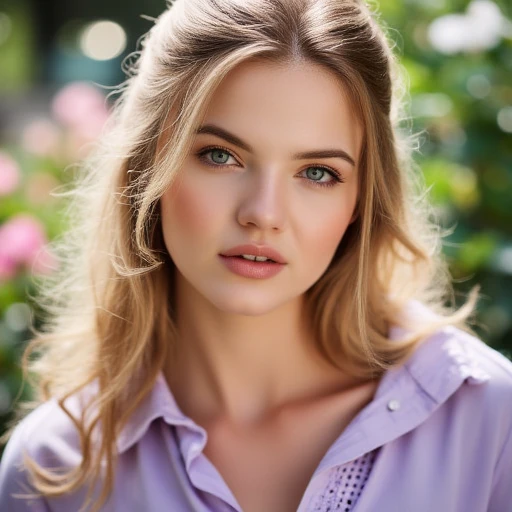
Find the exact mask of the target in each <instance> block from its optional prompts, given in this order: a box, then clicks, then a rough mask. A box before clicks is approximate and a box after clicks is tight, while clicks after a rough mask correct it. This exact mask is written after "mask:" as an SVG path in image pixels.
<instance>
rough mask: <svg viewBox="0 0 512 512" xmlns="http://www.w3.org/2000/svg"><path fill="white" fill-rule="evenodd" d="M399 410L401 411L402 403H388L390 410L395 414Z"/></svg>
mask: <svg viewBox="0 0 512 512" xmlns="http://www.w3.org/2000/svg"><path fill="white" fill-rule="evenodd" d="M398 409H400V402H399V401H398V400H390V401H389V402H388V410H390V411H391V412H393V411H397V410H398Z"/></svg>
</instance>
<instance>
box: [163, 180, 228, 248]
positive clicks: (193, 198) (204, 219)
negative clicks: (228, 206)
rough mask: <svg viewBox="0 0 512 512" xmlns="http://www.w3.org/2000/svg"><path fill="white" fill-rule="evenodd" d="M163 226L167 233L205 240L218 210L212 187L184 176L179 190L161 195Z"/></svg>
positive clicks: (182, 237) (185, 238) (184, 238)
mask: <svg viewBox="0 0 512 512" xmlns="http://www.w3.org/2000/svg"><path fill="white" fill-rule="evenodd" d="M162 202H163V204H162V213H163V219H162V226H163V230H164V234H166V235H167V236H172V237H173V239H175V238H174V237H175V236H177V237H178V239H179V240H182V241H185V240H187V239H188V240H201V239H203V240H204V237H205V236H207V235H208V233H209V232H211V231H213V230H214V229H213V222H214V219H215V215H216V212H217V215H218V212H219V206H220V205H217V204H216V202H215V200H214V196H212V193H211V190H210V191H208V190H206V189H205V187H204V185H203V186H201V185H199V186H198V184H194V183H193V182H190V183H187V180H186V179H184V180H182V182H181V183H180V185H179V187H177V190H176V191H172V190H169V191H167V192H166V193H165V194H164V197H163V198H162Z"/></svg>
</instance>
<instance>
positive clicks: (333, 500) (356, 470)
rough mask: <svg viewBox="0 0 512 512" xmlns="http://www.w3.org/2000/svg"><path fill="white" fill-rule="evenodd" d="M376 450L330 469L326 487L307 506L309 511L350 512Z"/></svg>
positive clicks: (364, 481)
mask: <svg viewBox="0 0 512 512" xmlns="http://www.w3.org/2000/svg"><path fill="white" fill-rule="evenodd" d="M377 451H378V450H374V451H372V452H369V453H366V454H364V455H363V456H361V457H359V458H358V459H355V460H353V461H351V462H347V464H344V465H343V466H338V467H337V468H334V469H333V470H332V471H331V475H330V478H329V482H328V484H327V486H326V488H325V489H324V490H323V491H322V492H320V493H319V494H318V495H317V496H315V498H314V499H313V500H312V501H313V506H312V507H310V508H309V510H310V511H311V512H350V511H351V510H352V509H353V507H354V505H355V504H356V502H357V500H358V498H359V496H361V493H362V492H363V490H364V486H365V484H366V481H367V480H368V477H369V476H370V472H371V469H372V467H373V463H374V461H375V457H376V455H377Z"/></svg>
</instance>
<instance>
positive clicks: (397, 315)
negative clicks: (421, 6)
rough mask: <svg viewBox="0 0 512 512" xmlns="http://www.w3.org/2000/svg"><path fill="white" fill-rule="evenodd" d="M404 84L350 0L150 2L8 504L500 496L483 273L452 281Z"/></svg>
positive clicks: (407, 505) (67, 264)
mask: <svg viewBox="0 0 512 512" xmlns="http://www.w3.org/2000/svg"><path fill="white" fill-rule="evenodd" d="M400 84H401V82H400V81H399V75H398V73H397V66H396V63H395V61H394V57H393V56H392V54H391V52H390V49H389V45H388V43H387V41H386V38H385V36H384V34H383V32H382V31H381V29H380V28H379V27H378V25H377V23H376V21H375V20H374V18H373V15H372V14H371V13H370V12H369V11H368V9H367V7H366V6H365V5H364V4H362V3H361V2H359V1H355V0H294V1H292V0H254V1H251V2H243V1H236V0H186V1H185V0H178V1H177V2H175V3H174V5H173V6H172V8H170V9H169V10H167V11H166V12H165V13H164V14H163V15H162V16H161V17H160V18H159V19H158V20H157V22H156V24H155V26H154V27H153V29H152V30H151V31H150V33H149V35H148V37H147V39H146V40H145V42H144V47H143V51H142V53H141V57H140V60H139V61H138V63H137V65H136V66H134V68H133V73H132V75H131V77H130V78H129V79H128V81H127V82H126V84H125V87H124V88H123V89H124V90H123V93H122V95H121V98H120V100H119V101H118V102H117V104H116V106H115V110H114V114H113V116H112V121H111V125H110V126H109V129H108V130H107V134H106V137H105V139H104V140H103V142H102V150H101V151H99V152H98V153H97V155H96V157H95V158H94V159H92V160H91V161H90V162H89V163H88V164H89V165H88V166H87V169H86V170H87V172H86V173H84V177H83V179H82V181H81V182H80V184H79V186H78V189H77V190H78V192H77V194H76V201H75V209H74V210H73V212H77V215H76V217H75V222H74V224H73V229H72V230H71V232H70V233H69V235H68V237H67V238H66V239H65V240H64V242H65V243H64V246H63V248H62V249H63V250H62V251H61V254H62V255H63V258H64V264H63V266H62V269H63V270H62V275H61V276H60V278H59V279H58V282H56V283H55V285H54V287H52V288H51V289H50V288H48V289H47V290H46V297H47V298H48V299H49V300H48V304H47V307H48V309H49V311H50V313H51V314H52V315H53V316H52V319H53V320H52V322H49V323H48V327H47V328H46V330H45V332H41V333H39V334H38V335H37V337H36V338H35V340H34V341H33V342H32V344H31V345H30V347H29V349H28V352H27V354H26V357H25V364H26V365H27V366H29V369H30V370H31V371H32V372H33V374H35V375H36V376H38V377H39V380H38V382H37V389H38V391H39V395H38V397H37V398H38V404H39V405H38V406H37V407H36V408H35V410H33V411H32V412H31V413H30V414H29V415H28V416H27V417H26V418H25V419H23V421H21V423H19V424H18V425H17V426H16V428H15V429H14V432H13V433H12V436H11V438H10V441H9V443H8V445H7V447H6V451H5V455H4V457H3V461H2V464H1V469H0V496H1V500H2V507H3V508H2V510H3V509H4V508H5V510H9V511H13V512H20V511H26V510H38V511H51V512H57V511H58V512H61V511H75V510H79V509H80V510H95V511H97V510H102V511H114V510H115V511H118V510H119V511H121V510H122V511H123V512H125V511H130V512H131V511H134V512H135V511H164V510H165V511H167V510H171V511H173V512H174V511H176V512H182V511H183V512H186V511H216V512H217V511H228V510H229V511H232V510H235V511H241V510H243V511H244V512H284V511H294V510H299V511H300V512H306V511H307V512H312V511H317V510H321V511H327V510H343V511H349V510H356V511H357V512H363V511H375V510H379V511H384V512H387V511H411V510H414V511H418V512H422V511H427V510H428V511H430V510H443V511H448V510H449V511H454V512H457V511H464V512H467V511H475V512H476V511H492V512H498V511H500V512H502V511H505V510H507V507H509V506H510V503H512V490H511V486H510V485H508V484H509V475H510V474H511V470H512V444H511V443H512V439H511V432H512V411H511V407H510V404H511V403H512V364H511V363H510V362H509V361H508V360H507V359H505V358H504V357H503V356H501V355H500V354H499V353H497V352H496V351H494V350H492V349H491V348H489V347H487V346H486V345H485V344H484V343H483V342H481V341H480V340H478V339H477V338H475V337H474V336H473V335H472V334H471V332H470V330H469V329H468V327H467V325H466V323H467V319H468V317H469V316H470V314H471V313H472V311H473V309H474V305H475V301H476V292H473V293H472V295H471V297H470V300H469V301H468V303H467V304H466V305H465V306H464V307H463V308H462V309H460V310H459V311H456V312H454V311H453V310H449V309H446V308H444V307H443V306H442V304H443V301H444V298H445V297H446V296H447V293H448V292H449V291H450V288H449V278H448V274H447V272H446V267H445V265H444V263H443V261H442V258H441V256H440V250H439V249H440V243H439V240H440V233H439V230H438V229H436V227H435V226H434V225H433V224H430V223H429V221H428V218H429V210H428V207H427V206H425V205H424V204H423V203H422V202H421V201H420V200H419V199H418V198H419V197H420V194H421V192H422V191H421V189H419V188H417V187H416V186H415V182H417V180H415V178H414V177H413V175H412V172H413V169H414V168H413V166H412V162H411V158H410V154H411V151H410V149H411V148H412V145H413V138H412V137H410V138H409V139H406V138H404V137H403V136H402V138H400V137H401V136H400V133H401V132H400V131H399V130H398V123H399V121H400V115H399V114H400V102H399V101H398V95H397V93H398V91H399V90H400ZM422 205H423V206H422ZM256 258H257V259H256ZM268 259H270V260H272V261H268ZM51 297H58V298H59V299H58V300H55V299H51ZM35 350H37V351H39V352H40V354H39V358H37V360H36V361H33V362H32V363H30V365H28V360H29V359H28V356H29V355H30V354H32V353H33V352H34V351H35ZM20 465H21V471H19V470H18V467H20ZM82 506H83V508H82V509H81V508H80V507H82ZM31 507H32V508H31Z"/></svg>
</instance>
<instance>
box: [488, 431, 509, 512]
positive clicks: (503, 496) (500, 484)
mask: <svg viewBox="0 0 512 512" xmlns="http://www.w3.org/2000/svg"><path fill="white" fill-rule="evenodd" d="M510 511H512V428H511V429H510V431H509V433H508V438H507V440H506V441H505V444H504V445H503V451H502V452H501V454H500V457H499V459H498V463H497V464H496V469H495V472H494V483H493V488H492V492H491V499H490V501H489V508H488V512H510Z"/></svg>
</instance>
